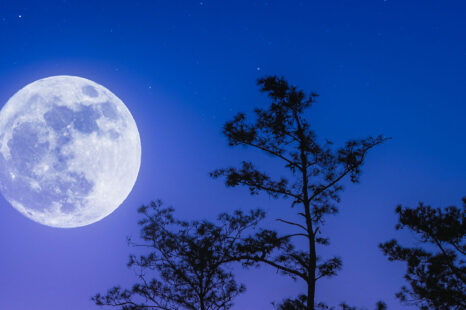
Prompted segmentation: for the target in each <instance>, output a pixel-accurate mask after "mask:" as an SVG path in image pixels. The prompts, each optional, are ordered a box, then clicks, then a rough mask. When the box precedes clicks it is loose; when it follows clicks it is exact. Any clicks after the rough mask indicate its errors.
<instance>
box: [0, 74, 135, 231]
mask: <svg viewBox="0 0 466 310" xmlns="http://www.w3.org/2000/svg"><path fill="white" fill-rule="evenodd" d="M140 163H141V142H140V138H139V132H138V129H137V126H136V122H135V121H134V119H133V117H132V116H131V113H130V112H129V110H128V108H127V107H126V106H125V104H124V103H123V102H122V101H121V100H120V99H119V98H118V97H117V96H115V95H114V94H113V93H112V92H111V91H109V90H108V89H106V88H105V87H103V86H102V85H99V84H97V83H95V82H93V81H90V80H87V79H84V78H80V77H75V76H52V77H48V78H45V79H41V80H37V81H35V82H33V83H31V84H29V85H27V86H25V87H24V88H22V89H21V90H19V91H18V92H17V93H16V94H14V95H13V97H11V98H10V99H9V100H8V102H7V103H6V105H5V106H4V107H3V108H2V110H1V111H0V191H1V192H2V194H3V196H4V197H5V198H6V200H8V202H9V203H10V204H11V205H12V206H13V207H14V208H15V209H17V210H18V211H19V212H21V213H22V214H23V215H25V216H26V217H28V218H30V219H32V220H33V221H36V222H38V223H41V224H44V225H48V226H52V227H63V228H66V227H79V226H85V225H89V224H92V223H95V222H97V221H99V220H101V219H102V218H104V217H106V216H107V215H109V214H110V213H112V212H113V211H114V210H115V209H116V208H118V206H119V205H120V204H121V203H122V202H123V201H124V200H125V199H126V197H127V196H128V194H129V193H130V192H131V190H132V188H133V185H134V183H135V182H136V178H137V175H138V172H139V166H140Z"/></svg>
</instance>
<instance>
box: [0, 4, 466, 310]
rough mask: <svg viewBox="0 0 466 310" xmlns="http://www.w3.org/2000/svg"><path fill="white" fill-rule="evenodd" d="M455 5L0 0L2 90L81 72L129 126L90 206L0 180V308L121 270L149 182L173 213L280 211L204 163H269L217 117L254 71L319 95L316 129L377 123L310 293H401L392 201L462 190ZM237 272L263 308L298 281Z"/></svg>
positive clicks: (248, 98) (27, 304)
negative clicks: (331, 270)
mask: <svg viewBox="0 0 466 310" xmlns="http://www.w3.org/2000/svg"><path fill="white" fill-rule="evenodd" d="M465 13H466V4H465V2H464V1H460V0H457V1H448V0H447V1H438V0H435V1H434V0H422V1H421V0H411V1H401V0H388V1H383V0H370V1H369V0H366V1H358V0H354V1H344V0H327V1H317V0H312V1H291V0H287V1H273V0H270V1H213V0H203V1H202V2H201V1H90V0H88V1H83V0H82V1H78V0H75V1H71V0H69V1H65V0H63V1H21V0H11V1H5V0H0V68H1V70H0V102H1V103H2V104H4V103H6V101H7V100H8V98H9V97H10V96H12V95H13V94H14V93H15V92H16V91H17V90H19V89H20V88H21V87H23V86H25V85H26V84H28V83H30V82H32V81H34V80H36V79H39V78H43V77H47V76H51V75H59V74H66V75H77V76H82V77H85V78H88V79H91V80H94V81H96V82H98V83H100V84H102V85H104V86H106V87H107V88H109V89H110V90H111V91H112V92H114V93H115V94H116V95H117V96H119V97H120V98H121V99H122V100H123V101H124V102H125V103H126V105H127V106H128V108H129V109H130V111H131V112H132V113H133V116H134V118H135V120H136V122H137V124H138V127H139V131H140V135H141V140H142V165H141V170H140V173H139V178H138V180H137V182H136V185H135V187H134V189H133V192H132V193H131V194H130V196H129V197H128V199H127V200H126V201H125V202H124V203H123V205H122V206H121V207H120V208H119V209H117V211H115V212H114V213H113V214H111V215H110V216H108V217H107V218H105V219H104V220H102V221H100V222H98V223H96V224H93V225H90V226H86V227H82V228H77V229H54V228H50V227H46V226H42V225H39V224H36V223H34V222H32V221H30V220H28V219H27V218H25V217H24V216H22V215H21V214H20V213H19V212H17V211H16V210H14V209H13V208H12V207H10V206H9V205H8V203H7V202H6V201H5V200H4V199H3V198H0V251H1V253H2V254H1V255H0V309H5V310H30V309H35V310H59V309H60V310H62V309H69V310H84V309H86V310H87V309H97V307H96V306H94V305H93V304H92V302H91V301H90V300H89V298H90V296H91V295H93V294H95V293H96V292H99V291H100V292H102V291H105V290H106V289H107V288H109V287H111V286H112V285H114V284H122V285H123V286H124V285H126V284H131V283H132V282H133V281H132V280H133V279H134V278H135V276H134V273H133V272H132V271H131V270H128V269H127V268H126V263H127V258H128V255H129V253H130V252H131V249H130V248H128V247H127V245H126V236H128V235H137V234H138V227H137V225H136V219H137V215H136V209H137V207H138V206H139V205H141V204H142V203H147V202H149V201H150V200H151V199H155V198H161V199H163V200H164V201H166V202H167V203H169V204H172V205H173V206H174V207H175V208H176V210H177V214H178V215H179V216H180V217H183V218H185V219H195V218H196V219H197V218H208V219H213V218H214V217H215V215H216V214H218V213H220V212H223V211H228V210H233V209H236V208H243V209H248V208H256V207H261V208H264V209H265V210H267V211H268V212H269V214H270V219H273V218H275V217H277V216H284V215H289V214H291V212H290V209H289V207H288V204H287V202H280V201H274V200H270V199H269V198H268V197H265V196H264V197H262V196H259V197H253V198H251V197H250V196H248V194H247V192H246V191H245V190H243V189H226V188H225V187H224V186H223V184H222V183H221V182H220V181H215V180H211V179H210V178H209V177H208V172H209V171H211V170H213V169H215V168H220V167H224V166H227V165H231V164H235V163H238V162H239V161H240V160H241V159H248V158H252V159H259V160H260V161H261V164H262V168H268V169H272V170H274V169H275V170H277V171H279V169H277V168H276V166H275V164H274V162H273V161H272V160H271V159H270V158H268V157H261V155H258V154H256V153H253V152H249V151H246V150H235V149H230V148H228V147H227V144H226V141H225V139H224V138H223V137H222V135H221V126H222V124H223V123H224V122H225V121H226V120H229V119H230V118H231V117H232V116H233V115H234V114H235V113H236V112H238V111H251V110H252V108H253V107H254V106H257V105H262V104H266V103H267V100H266V99H265V98H264V96H263V95H261V94H259V93H258V91H257V87H256V86H255V81H256V79H257V78H259V77H261V76H263V75H265V74H279V75H283V76H285V77H286V78H288V79H289V80H290V81H291V82H293V83H294V84H296V85H298V86H300V87H302V88H303V89H305V90H307V91H311V90H312V91H316V92H317V93H319V94H320V95H321V97H320V98H319V102H320V103H318V104H316V105H315V106H314V107H313V110H312V113H311V116H310V119H311V123H312V124H313V126H314V128H315V129H316V131H317V133H318V135H319V136H320V137H326V138H329V139H330V140H333V141H335V142H336V143H342V142H343V141H345V139H348V138H358V137H364V136H367V135H376V134H379V133H382V134H385V135H387V136H391V137H392V138H393V139H392V140H391V141H390V142H388V143H386V144H385V145H383V146H380V147H378V148H377V149H376V150H374V151H373V152H372V153H371V154H370V155H369V157H368V160H367V164H366V165H365V167H364V173H363V176H362V179H361V183H360V184H358V185H348V186H347V191H346V192H345V193H344V195H343V200H342V204H341V213H340V214H339V215H338V216H336V217H333V218H331V219H329V221H328V225H327V226H326V227H327V232H329V235H330V237H331V246H330V247H329V248H327V249H325V250H324V253H327V254H329V255H332V254H337V255H340V256H341V257H342V258H343V262H344V268H343V271H342V272H341V273H340V276H338V277H336V278H334V279H331V280H324V281H322V282H321V283H320V284H319V286H318V289H317V294H318V299H319V301H324V302H328V303H329V304H332V305H335V304H338V303H340V302H341V301H346V302H348V303H350V304H354V305H359V306H365V307H368V308H372V307H373V304H374V303H375V302H376V301H377V300H379V299H383V300H385V301H386V302H387V303H388V305H389V307H390V308H392V309H401V308H402V307H401V306H400V304H399V303H398V301H397V300H396V299H395V298H394V293H395V292H396V291H397V290H398V289H399V287H400V286H401V284H402V283H403V281H402V274H403V270H404V267H403V265H400V264H396V263H390V262H388V261H387V260H386V258H385V257H383V255H382V254H381V252H380V251H379V250H378V249H377V244H378V243H379V242H382V241H386V240H388V239H390V238H392V237H394V236H397V237H399V238H401V239H402V240H406V242H408V241H409V240H410V238H411V237H412V236H411V235H410V234H400V233H395V232H394V225H395V220H396V219H395V215H394V208H395V207H396V205H397V204H399V203H402V204H406V205H410V206H414V205H415V204H416V203H417V202H418V201H420V200H423V201H426V202H429V203H432V204H433V205H435V206H439V205H451V204H456V205H458V204H459V202H460V198H461V197H462V195H466V192H465V191H464V190H465V188H466V178H465V175H466V162H465V160H464V156H465V155H464V154H465V153H466V143H465V141H466V129H465V127H464V117H465V115H466V102H465V98H466V97H465V95H464V89H465V86H466V40H464V38H465V32H466V18H465V17H466V16H465V15H466V14H465ZM289 216H291V217H292V216H293V215H292V214H291V215H289ZM265 224H266V225H267V226H269V227H276V228H281V227H282V226H280V225H278V224H276V223H273V222H272V221H268V222H266V223H265ZM237 275H238V277H237V278H238V280H240V281H242V282H244V283H245V284H246V285H247V288H248V290H247V292H246V293H245V294H244V295H242V296H241V297H239V298H238V299H237V300H236V306H235V308H234V309H245V310H249V309H251V310H253V309H254V310H262V309H271V305H270V302H272V301H280V300H281V299H282V298H285V297H289V296H293V295H296V294H297V293H299V292H300V291H301V290H302V289H303V288H304V286H303V283H301V282H296V283H295V282H292V281H289V280H288V279H286V278H284V277H282V276H280V275H277V274H276V273H275V271H274V270H271V269H268V268H262V269H259V270H251V271H242V270H239V271H238V273H237Z"/></svg>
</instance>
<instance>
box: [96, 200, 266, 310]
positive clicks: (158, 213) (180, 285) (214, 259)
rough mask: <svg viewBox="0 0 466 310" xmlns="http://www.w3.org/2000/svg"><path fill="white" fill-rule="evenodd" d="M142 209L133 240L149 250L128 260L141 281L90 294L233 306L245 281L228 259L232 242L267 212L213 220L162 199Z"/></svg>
mask: <svg viewBox="0 0 466 310" xmlns="http://www.w3.org/2000/svg"><path fill="white" fill-rule="evenodd" d="M138 212H139V213H140V214H141V215H142V216H143V217H142V219H141V220H140V221H139V223H138V224H139V225H140V226H141V243H135V242H132V241H131V240H130V244H132V245H133V246H137V247H143V248H147V249H149V253H147V254H143V255H139V256H135V255H132V256H130V261H129V263H128V266H129V267H133V268H136V269H137V270H138V274H139V275H138V278H139V283H136V284H135V285H134V286H133V287H132V288H131V289H121V288H120V287H119V286H116V287H114V288H112V289H110V290H109V291H108V292H107V294H106V295H101V294H97V295H96V296H94V297H93V298H92V300H93V301H94V302H95V303H96V304H97V305H99V306H113V307H119V309H121V310H142V309H156V310H174V309H190V310H199V309H201V310H224V309H229V308H230V307H231V306H232V300H233V298H234V297H236V296H237V295H238V294H240V293H242V292H243V291H244V290H245V287H244V286H243V285H242V284H238V283H237V282H236V281H235V280H234V277H233V274H232V273H231V272H229V271H227V270H225V268H224V265H225V264H226V263H227V262H229V261H231V259H230V257H231V256H234V253H233V251H234V244H235V242H237V240H238V238H240V237H241V234H242V232H243V231H244V230H246V229H248V228H249V227H252V226H255V225H256V224H257V221H259V220H261V219H262V218H263V217H264V213H263V212H262V211H260V210H256V211H251V212H250V213H249V214H244V213H242V212H241V211H236V212H234V213H233V214H232V215H229V214H221V215H220V216H219V218H218V220H219V225H215V224H213V223H210V222H207V221H191V222H187V221H182V220H178V219H175V218H174V216H173V212H174V210H173V208H164V207H163V206H162V203H161V202H160V201H156V202H152V203H151V204H150V205H148V206H146V205H144V206H142V207H141V208H139V210H138ZM156 275H157V276H158V279H157V278H156V277H155V276H156ZM149 276H151V279H149V278H148V277H149Z"/></svg>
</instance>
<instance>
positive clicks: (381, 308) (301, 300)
mask: <svg viewBox="0 0 466 310" xmlns="http://www.w3.org/2000/svg"><path fill="white" fill-rule="evenodd" d="M272 304H273V305H274V306H275V304H274V303H272ZM306 304H307V296H306V295H304V294H301V295H299V296H298V297H297V298H295V299H291V298H288V299H285V300H284V301H283V302H282V303H281V304H279V305H278V306H277V307H276V309H277V310H306V309H307V305H306ZM315 309H318V310H336V309H341V310H359V309H358V308H357V307H352V306H349V305H348V304H346V303H344V302H343V303H341V304H340V305H339V308H335V307H330V306H328V305H326V304H325V303H322V302H320V303H318V304H317V305H316V306H315ZM361 310H362V309H361ZM375 310H387V305H386V304H385V303H384V302H382V301H378V302H377V303H376V305H375Z"/></svg>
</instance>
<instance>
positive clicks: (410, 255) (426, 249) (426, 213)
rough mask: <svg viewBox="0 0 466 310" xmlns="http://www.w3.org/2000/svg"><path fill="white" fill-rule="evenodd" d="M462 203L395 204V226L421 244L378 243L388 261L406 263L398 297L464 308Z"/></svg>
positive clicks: (428, 304)
mask: <svg viewBox="0 0 466 310" xmlns="http://www.w3.org/2000/svg"><path fill="white" fill-rule="evenodd" d="M465 210H466V198H463V207H462V209H461V208H457V207H453V206H452V207H447V208H432V207H430V206H427V205H424V204H423V203H420V204H419V206H418V207H417V208H415V209H410V208H403V207H401V206H398V207H397V208H396V213H397V215H398V224H397V226H396V229H397V230H399V229H405V228H406V229H408V230H410V231H412V232H414V233H415V234H416V235H417V237H418V239H417V240H416V241H417V243H420V244H421V245H422V246H420V245H419V246H414V247H404V246H401V245H400V244H399V243H398V241H397V240H391V241H388V242H386V243H383V244H381V245H380V248H381V249H382V250H383V252H384V253H385V255H387V256H388V259H389V260H390V261H403V262H405V263H406V264H407V271H406V274H405V276H404V277H405V279H406V280H407V282H408V284H409V287H406V286H403V287H402V288H401V291H400V292H399V293H397V297H398V298H399V299H400V300H401V301H402V302H404V303H406V304H412V305H417V306H419V308H421V309H438V310H447V309H466V263H465V258H466V257H465V255H466V244H465V233H466V224H465V221H464V219H465Z"/></svg>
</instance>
